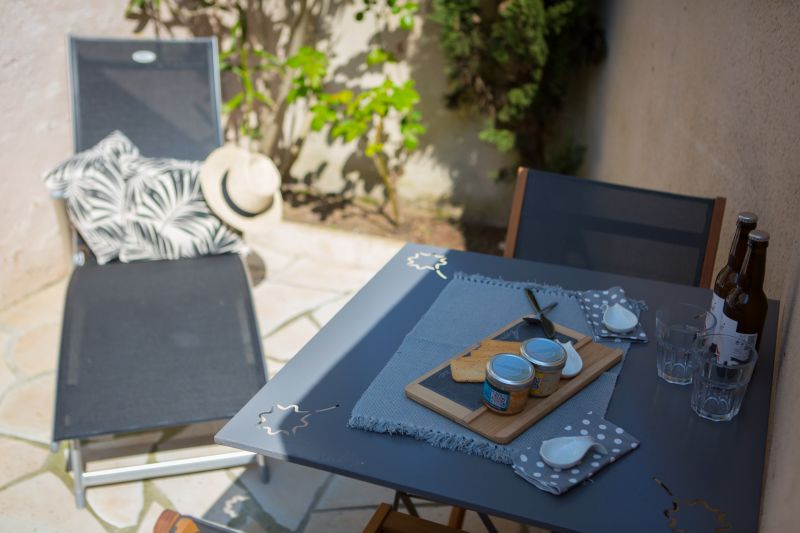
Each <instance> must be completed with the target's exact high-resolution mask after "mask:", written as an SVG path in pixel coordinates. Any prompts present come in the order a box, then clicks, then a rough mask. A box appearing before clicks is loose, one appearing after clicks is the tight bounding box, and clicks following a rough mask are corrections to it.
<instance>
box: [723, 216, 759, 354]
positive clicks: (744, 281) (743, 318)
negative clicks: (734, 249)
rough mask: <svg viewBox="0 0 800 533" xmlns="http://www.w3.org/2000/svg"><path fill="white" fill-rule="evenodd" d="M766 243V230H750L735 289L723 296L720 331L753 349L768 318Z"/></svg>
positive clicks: (756, 347) (734, 352)
mask: <svg viewBox="0 0 800 533" xmlns="http://www.w3.org/2000/svg"><path fill="white" fill-rule="evenodd" d="M767 246H769V233H767V232H766V231H761V230H753V231H751V232H750V234H749V236H748V243H747V255H745V257H744V264H743V265H742V271H741V272H740V273H739V277H738V279H737V281H736V288H734V289H733V291H731V293H730V294H729V295H728V297H727V298H726V299H725V305H724V307H723V309H722V323H721V327H720V333H724V334H726V335H732V336H735V337H738V338H739V340H740V341H743V344H745V345H747V346H750V347H753V348H755V349H756V350H758V347H759V345H760V344H761V333H762V331H763V330H764V320H765V319H766V318H767V295H766V294H764V271H765V269H766V264H767ZM736 355H737V354H736V350H733V351H732V353H731V356H732V357H736ZM744 358H745V359H746V356H744Z"/></svg>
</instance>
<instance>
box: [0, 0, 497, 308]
mask: <svg viewBox="0 0 800 533" xmlns="http://www.w3.org/2000/svg"><path fill="white" fill-rule="evenodd" d="M126 5H127V1H126V0H82V1H78V0H4V1H3V2H2V7H3V15H4V16H3V18H2V20H1V21H0V32H2V35H4V36H6V38H5V39H4V41H3V47H2V49H0V64H2V69H0V117H2V119H3V126H4V127H3V128H2V131H0V156H2V163H3V169H4V171H5V176H6V179H4V180H2V182H0V227H2V228H3V232H2V234H0V305H7V304H8V303H10V302H12V301H14V300H17V299H19V298H20V297H22V296H24V295H25V294H28V293H30V292H33V291H35V290H36V289H38V288H39V287H41V286H43V285H45V284H47V283H49V282H51V281H53V280H54V279H57V278H58V277H60V276H62V275H64V274H65V273H66V271H67V265H68V263H67V261H66V259H65V252H66V249H65V247H64V246H63V243H62V241H61V239H60V237H59V231H58V225H57V223H56V216H55V210H54V209H53V206H52V204H51V202H50V200H49V199H48V198H47V195H46V191H45V188H44V186H43V185H42V183H41V179H40V175H41V174H42V172H44V171H46V170H48V169H49V168H51V167H52V166H54V165H55V164H56V163H58V162H59V161H61V160H63V159H64V158H66V157H68V156H69V155H70V154H71V153H72V130H71V121H70V115H69V100H68V85H67V65H66V51H65V44H66V36H67V35H68V34H69V33H75V34H79V35H94V36H115V37H131V36H133V30H134V27H135V24H134V23H133V22H131V21H128V20H126V19H125V18H124V16H123V13H124V10H125V6H126ZM356 7H357V6H356V5H355V4H354V5H349V6H345V7H344V8H343V9H340V10H338V11H336V12H337V15H336V19H335V20H333V21H331V23H330V27H331V28H332V29H331V35H330V37H329V39H330V43H320V44H321V45H323V46H326V45H327V44H330V45H331V48H332V50H333V54H332V56H331V57H332V64H331V70H334V69H336V68H337V67H343V66H345V65H348V64H349V63H353V59H354V58H356V60H355V61H357V62H358V64H361V63H362V62H363V60H362V59H359V58H358V56H360V55H361V54H363V53H364V50H365V49H366V44H367V42H368V41H369V39H370V38H371V33H372V32H373V31H374V29H375V27H376V26H375V25H374V24H373V23H372V21H370V20H365V21H364V22H363V23H360V24H359V23H357V22H355V21H354V19H353V15H354V13H355V11H356ZM424 9H425V6H423V10H424ZM177 31H178V32H179V33H185V32H181V30H180V29H177ZM405 46H407V47H408V56H409V57H410V58H412V60H413V61H412V62H410V63H408V64H406V63H401V64H399V65H396V66H395V67H394V74H395V75H396V78H397V81H403V80H404V79H407V77H408V76H409V75H411V76H413V77H414V78H415V79H416V80H417V81H418V90H419V92H420V93H421V96H422V102H421V104H420V107H421V110H422V112H423V114H424V117H425V122H426V123H427V124H428V128H429V132H428V134H427V135H426V136H425V138H424V139H423V142H422V144H421V146H420V149H419V150H418V151H417V152H416V153H415V154H414V155H413V156H412V157H411V158H410V160H409V161H408V164H407V166H406V172H405V174H404V176H403V178H402V179H401V183H400V185H399V188H400V194H401V195H402V196H403V197H405V198H406V201H408V202H414V203H424V204H428V205H431V204H434V205H435V204H436V203H437V202H438V201H440V200H442V199H444V198H452V199H453V201H454V202H455V203H456V204H457V205H459V206H461V207H463V208H464V213H465V215H466V216H467V217H469V218H471V219H472V220H480V221H484V222H488V223H492V224H495V225H503V224H504V223H505V221H506V217H507V214H506V213H507V206H508V204H509V199H510V196H511V187H510V184H504V185H501V186H498V185H496V184H495V183H494V182H492V180H491V179H490V178H489V177H488V176H489V174H490V172H492V171H493V170H495V169H496V168H498V167H500V166H502V165H503V164H507V162H509V161H510V159H509V158H508V157H507V156H504V155H502V154H499V153H498V152H497V151H496V150H494V149H493V148H492V147H491V146H489V145H487V144H485V143H482V142H481V141H479V140H478V138H477V133H478V131H479V129H480V127H481V124H482V119H481V118H480V117H474V116H472V117H470V116H467V115H464V114H462V113H458V112H453V111H449V110H446V109H445V108H444V106H443V100H442V95H443V93H444V87H445V78H444V63H443V59H442V57H441V54H440V53H439V50H438V42H437V34H436V29H435V26H434V25H433V24H432V23H431V22H428V21H423V22H422V23H421V24H419V25H417V27H416V29H415V31H414V33H413V35H412V36H411V38H410V39H408V42H407V43H405ZM353 154H354V149H353V147H352V146H342V145H341V143H339V142H337V143H334V144H333V145H331V144H330V143H329V142H328V141H327V139H326V138H325V137H324V136H323V135H321V134H312V135H311V136H310V137H309V139H308V141H307V142H306V143H305V145H304V149H303V151H302V153H301V154H300V157H299V159H298V161H297V163H296V164H295V166H294V167H293V168H292V174H293V175H295V176H303V175H304V174H306V173H308V172H313V171H315V170H317V169H319V168H320V167H321V166H323V167H324V171H323V172H322V173H321V176H320V179H319V181H318V182H317V185H319V186H321V187H322V188H323V189H325V190H328V191H336V190H341V189H342V188H343V181H342V177H341V176H342V174H343V171H344V173H345V174H348V173H351V172H353V171H355V172H356V173H357V172H358V171H359V170H360V169H361V170H365V171H366V172H368V173H369V172H374V171H373V169H372V167H371V163H370V162H369V161H364V160H363V158H362V160H361V161H359V158H353V157H352V155H353ZM323 164H324V165H323ZM359 165H364V166H359Z"/></svg>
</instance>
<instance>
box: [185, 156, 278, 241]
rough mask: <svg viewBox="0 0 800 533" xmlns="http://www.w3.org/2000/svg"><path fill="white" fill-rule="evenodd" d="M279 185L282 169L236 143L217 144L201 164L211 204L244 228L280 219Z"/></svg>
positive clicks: (202, 183) (252, 228)
mask: <svg viewBox="0 0 800 533" xmlns="http://www.w3.org/2000/svg"><path fill="white" fill-rule="evenodd" d="M280 185H281V175H280V172H279V171H278V169H277V167H275V164H274V163H273V162H272V161H270V159H269V158H268V157H266V156H263V155H261V154H254V153H251V152H249V151H248V150H244V149H242V148H239V147H238V146H235V145H225V146H223V147H222V148H217V149H216V150H214V151H213V152H211V154H209V156H208V158H206V160H205V161H204V162H203V164H202V165H201V167H200V187H201V188H202V190H203V196H205V199H206V202H207V203H208V207H210V208H211V211H213V212H214V214H215V215H217V216H218V217H219V218H221V219H222V220H223V221H225V222H227V223H228V224H229V225H230V226H232V227H234V228H236V229H238V230H241V231H258V230H260V229H264V227H266V226H269V225H272V224H275V223H277V222H279V221H280V219H281V212H282V207H283V199H282V198H281V191H280Z"/></svg>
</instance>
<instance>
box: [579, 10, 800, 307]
mask: <svg viewBox="0 0 800 533" xmlns="http://www.w3.org/2000/svg"><path fill="white" fill-rule="evenodd" d="M605 27H606V34H607V39H608V57H607V59H606V62H605V64H604V65H602V67H601V68H600V69H599V70H598V72H597V76H596V79H595V80H594V81H593V83H592V85H591V87H590V90H589V102H588V112H587V115H586V121H587V123H586V128H587V129H586V145H587V146H588V153H587V159H586V162H585V165H584V169H583V171H582V172H583V174H584V175H585V176H587V177H592V178H596V179H601V180H604V181H612V182H617V183H623V184H628V185H635V186H638V187H648V188H653V189H660V190H665V191H671V192H677V193H683V194H690V195H697V196H707V197H713V196H718V195H719V196H725V197H727V200H728V204H727V208H726V211H725V219H724V221H723V231H722V236H721V239H720V247H719V251H718V254H717V270H718V269H719V268H720V267H721V265H722V262H723V261H724V260H725V257H726V256H727V253H728V250H729V247H730V241H731V239H732V237H733V230H734V227H735V217H736V213H738V212H739V211H742V210H751V211H755V212H756V213H758V214H759V216H760V222H759V227H761V228H764V229H766V230H768V231H769V232H770V233H771V234H772V242H771V244H770V250H769V258H768V261H769V267H768V268H769V271H768V274H767V280H766V290H767V293H768V294H769V295H770V296H772V297H779V296H780V295H781V291H782V289H783V286H784V282H785V280H786V279H787V276H788V264H789V259H790V253H791V250H792V248H793V246H795V245H796V242H797V241H796V237H797V235H796V233H794V229H795V228H796V227H797V225H798V222H797V216H798V212H797V209H798V208H800V150H798V146H800V53H798V50H800V31H798V28H800V9H799V8H798V4H797V3H795V2H777V1H756V0H750V1H743V0H737V1H725V0H706V1H703V2H696V1H689V0H684V1H673V2H662V1H658V0H618V1H610V2H609V3H608V4H607V13H606V22H605Z"/></svg>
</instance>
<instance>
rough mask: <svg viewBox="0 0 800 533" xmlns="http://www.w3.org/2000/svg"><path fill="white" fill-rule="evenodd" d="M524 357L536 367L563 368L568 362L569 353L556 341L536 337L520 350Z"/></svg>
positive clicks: (525, 343)
mask: <svg viewBox="0 0 800 533" xmlns="http://www.w3.org/2000/svg"><path fill="white" fill-rule="evenodd" d="M519 351H520V352H521V353H522V355H523V357H525V359H527V360H528V361H530V362H531V363H533V364H534V365H536V366H539V367H544V368H552V369H556V368H561V367H563V366H564V364H566V362H567V352H566V350H564V347H563V346H561V345H560V344H559V343H557V342H555V341H551V340H550V339H545V338H542V337H536V338H533V339H528V340H527V341H525V342H523V343H522V345H521V346H520V348H519Z"/></svg>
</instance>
